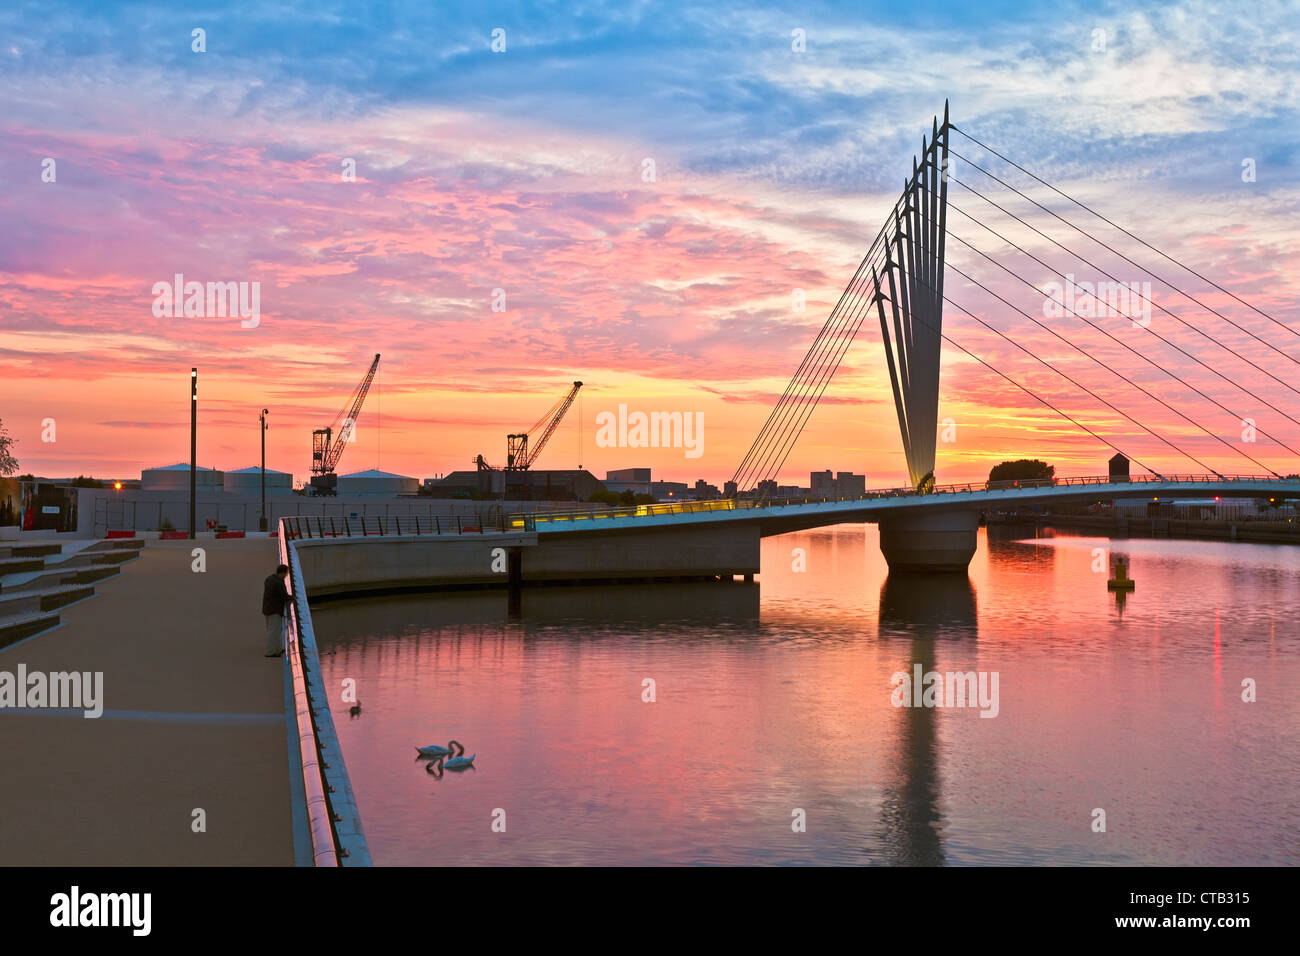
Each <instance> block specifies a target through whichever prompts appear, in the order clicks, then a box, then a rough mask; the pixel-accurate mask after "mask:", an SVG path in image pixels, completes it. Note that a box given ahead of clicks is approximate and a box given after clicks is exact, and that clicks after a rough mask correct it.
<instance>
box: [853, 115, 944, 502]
mask: <svg viewBox="0 0 1300 956" xmlns="http://www.w3.org/2000/svg"><path fill="white" fill-rule="evenodd" d="M948 127H949V124H948V104H947V102H945V103H944V106H943V125H942V126H940V125H939V121H938V119H937V118H936V119H935V120H934V125H933V128H932V135H931V138H930V141H929V143H928V144H927V142H926V140H925V138H924V137H922V138H921V157H920V160H919V162H918V161H917V160H915V159H914V160H913V161H912V177H911V179H909V180H908V181H907V182H906V183H905V184H904V186H903V194H902V196H901V197H900V198H899V200H898V202H897V203H896V204H895V205H894V211H893V216H892V222H886V223H885V232H886V237H885V250H886V252H885V262H884V265H883V269H884V275H883V276H882V275H881V274H880V273H879V272H877V271H876V270H875V269H874V268H873V269H872V283H873V284H874V286H875V302H876V310H877V313H878V315H879V318H880V333H881V337H882V339H883V341H884V345H885V362H886V364H887V365H888V367H889V383H890V385H891V387H892V388H893V391H894V407H895V409H896V410H897V412H898V429H899V432H900V434H901V435H902V439H903V454H904V455H905V457H906V458H907V471H908V476H909V477H910V479H911V482H912V487H914V488H915V489H916V490H918V491H922V492H926V491H930V490H931V489H933V487H934V465H935V442H936V437H937V432H938V428H939V358H940V353H941V345H942V333H943V259H944V240H945V237H946V234H947V221H948V217H947V213H948ZM891 227H892V236H891V235H889V232H890V229H891ZM886 303H888V305H889V312H890V316H889V317H887V316H886V313H885V305H886ZM891 317H892V319H893V322H892V327H891V323H890V320H889V319H890V318H891Z"/></svg>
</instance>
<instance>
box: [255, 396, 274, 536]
mask: <svg viewBox="0 0 1300 956" xmlns="http://www.w3.org/2000/svg"><path fill="white" fill-rule="evenodd" d="M269 414H271V411H270V409H267V408H264V409H262V414H261V415H259V416H258V419H259V420H260V421H261V423H262V510H261V512H260V515H261V517H259V518H258V519H257V530H258V531H265V530H266V416H267V415H269Z"/></svg>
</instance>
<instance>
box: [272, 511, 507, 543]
mask: <svg viewBox="0 0 1300 956" xmlns="http://www.w3.org/2000/svg"><path fill="white" fill-rule="evenodd" d="M513 517H515V516H508V515H505V514H501V513H497V514H495V515H424V516H420V515H406V516H402V515H389V516H387V517H385V516H384V515H364V516H362V517H357V518H353V517H346V518H345V517H337V518H336V517H334V516H332V515H325V516H320V515H297V516H290V517H285V518H281V519H280V527H281V529H282V531H283V533H284V534H285V535H286V537H287V538H288V539H289V540H291V541H292V540H294V539H297V538H368V537H372V536H375V535H395V534H396V535H412V534H418V535H426V534H438V535H443V534H492V533H501V532H505V531H511V530H514V528H513V527H512V525H511V522H512V520H513Z"/></svg>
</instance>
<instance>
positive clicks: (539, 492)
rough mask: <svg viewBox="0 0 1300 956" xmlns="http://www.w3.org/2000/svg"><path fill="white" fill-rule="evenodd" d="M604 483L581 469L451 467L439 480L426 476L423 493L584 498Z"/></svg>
mask: <svg viewBox="0 0 1300 956" xmlns="http://www.w3.org/2000/svg"><path fill="white" fill-rule="evenodd" d="M605 490H606V486H605V485H604V484H603V483H602V482H601V480H600V479H599V478H597V477H596V476H595V475H593V474H592V473H591V472H589V471H586V470H585V469H584V470H576V469H574V470H548V469H533V470H528V471H506V470H498V469H479V470H477V471H453V472H452V473H451V474H449V475H447V476H446V477H445V478H443V479H441V480H435V479H426V480H425V482H424V489H423V493H424V494H426V495H429V496H431V497H434V498H477V499H488V498H500V497H503V496H504V497H506V498H508V499H510V500H513V501H586V500H588V499H589V498H590V497H591V496H592V495H593V494H595V493H596V492H598V491H605Z"/></svg>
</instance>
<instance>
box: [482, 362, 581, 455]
mask: <svg viewBox="0 0 1300 956" xmlns="http://www.w3.org/2000/svg"><path fill="white" fill-rule="evenodd" d="M580 388H582V383H581V382H574V383H573V388H571V389H570V390H569V394H568V395H565V396H564V397H563V398H562V399H560V400H559V401H558V402H556V403H555V404H554V405H552V406H551V407H550V409H549V410H548V411H547V412H546V414H545V415H543V416H542V417H541V418H539V419H538V420H537V424H536V425H534V426H533V427H532V428H530V429H528V431H526V432H519V433H518V434H515V435H507V436H506V467H505V470H506V471H527V470H528V469H529V468H531V467H532V465H533V462H535V461H536V460H537V458H538V456H539V455H541V453H542V449H543V448H545V447H546V442H547V441H548V440H550V437H551V435H552V434H554V432H555V429H556V428H558V427H559V425H560V419H562V418H564V413H565V412H567V411H568V410H569V406H570V405H572V404H573V400H574V398H576V397H577V395H578V389H580ZM543 425H545V426H546V428H545V430H544V431H543V432H542V433H541V435H539V436H538V438H537V440H536V441H534V442H533V443H532V445H531V447H530V446H529V436H530V435H532V434H533V433H534V432H535V431H537V429H539V428H541V427H542V426H543ZM479 460H480V461H482V456H481V455H480V456H479Z"/></svg>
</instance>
